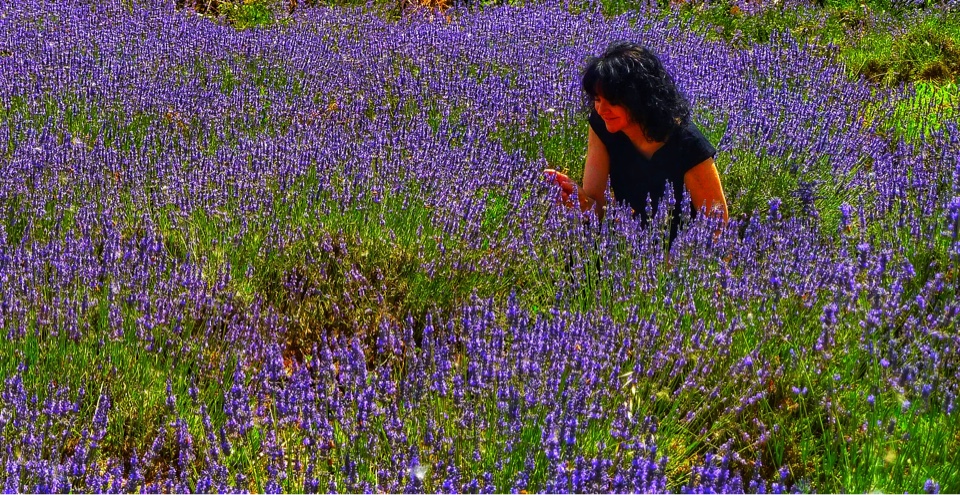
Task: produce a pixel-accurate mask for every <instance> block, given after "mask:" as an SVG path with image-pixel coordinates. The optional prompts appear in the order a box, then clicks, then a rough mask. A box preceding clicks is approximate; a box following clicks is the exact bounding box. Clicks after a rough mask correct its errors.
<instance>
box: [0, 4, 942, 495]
mask: <svg viewBox="0 0 960 495" xmlns="http://www.w3.org/2000/svg"><path fill="white" fill-rule="evenodd" d="M622 38H628V39H634V40H638V41H641V42H643V43H646V44H648V45H650V46H653V47H656V49H657V51H658V52H659V53H661V55H662V56H663V59H664V62H665V63H666V65H667V66H668V68H669V69H670V70H671V71H673V73H674V74H675V75H676V78H677V81H678V85H679V86H680V87H681V88H682V90H683V91H684V92H686V93H687V94H688V95H689V96H690V99H691V101H692V102H693V103H694V106H695V108H696V111H695V119H696V120H697V122H698V123H699V124H700V125H701V127H702V128H703V129H704V130H705V132H706V134H708V135H709V136H710V137H711V138H712V139H713V140H714V142H715V144H717V148H718V150H719V153H718V155H717V163H718V166H719V168H720V171H721V174H722V177H723V178H724V185H725V188H726V190H727V193H728V196H729V198H730V203H731V210H732V211H733V212H734V215H733V217H734V219H733V220H732V221H731V223H730V224H729V225H727V226H725V227H724V226H720V225H718V224H717V223H716V221H715V220H711V219H704V218H698V219H694V220H689V221H688V222H686V229H685V231H684V232H683V233H682V234H681V235H680V236H679V237H678V238H677V240H676V241H675V242H674V244H673V247H672V250H671V251H670V252H669V253H667V252H665V249H666V247H665V244H666V243H665V236H666V233H667V232H668V230H667V229H668V226H669V219H667V218H664V216H663V215H662V212H661V214H660V215H659V216H658V217H657V219H656V220H655V221H654V222H652V223H653V225H651V226H650V227H648V228H646V229H641V228H640V227H639V225H638V224H637V221H636V220H635V219H634V218H633V216H632V214H631V213H632V212H630V211H628V208H626V207H624V206H622V205H616V204H614V203H611V206H610V208H609V209H608V211H607V213H606V215H605V217H604V218H603V220H602V221H599V220H598V219H596V218H593V217H588V218H583V217H581V216H580V214H579V213H577V212H573V211H568V210H564V209H562V208H560V207H558V206H557V205H556V202H555V199H556V198H555V191H554V190H553V188H552V187H551V185H550V184H548V183H546V182H545V181H544V180H543V177H542V173H541V171H542V170H543V169H544V168H546V167H547V166H548V159H551V160H560V161H561V164H565V165H567V166H572V165H573V164H578V163H582V153H576V152H574V151H572V150H575V149H581V147H582V141H583V140H585V136H586V127H585V123H584V122H585V120H584V115H583V113H582V107H583V101H582V96H581V95H580V93H579V89H578V70H579V68H580V67H581V66H582V64H583V62H584V60H585V59H586V57H588V56H589V55H592V54H595V53H597V52H598V51H600V50H601V49H602V48H603V47H604V46H606V44H607V43H609V42H611V41H614V40H617V39H622ZM384 46H387V47H390V50H384V49H383V47H384ZM913 91H914V90H913V89H912V88H898V89H890V90H877V89H875V88H871V87H870V86H869V85H866V84H864V83H863V82H862V81H851V80H849V78H848V77H847V75H846V73H845V69H844V68H843V67H842V66H841V65H840V64H839V63H838V62H837V60H836V55H835V54H833V53H830V52H829V51H826V50H825V49H819V48H814V47H809V46H803V45H801V44H798V43H797V42H796V41H795V40H794V39H792V38H790V37H789V36H788V35H778V36H775V37H774V39H773V40H772V42H771V43H770V44H769V45H763V46H759V45H757V46H752V47H750V48H749V49H746V50H741V49H736V48H732V47H730V46H727V45H724V44H722V43H714V42H710V41H708V40H705V39H703V38H701V37H699V36H697V35H695V34H693V33H691V32H689V30H685V29H683V28H682V27H679V26H676V25H674V24H672V23H670V22H668V20H664V19H660V20H652V19H649V18H646V17H644V16H643V15H642V13H635V14H627V15H623V16H620V17H616V18H613V19H607V18H604V17H603V16H602V15H600V14H599V13H597V12H591V11H583V12H576V13H575V12H570V11H569V10H566V9H564V8H561V7H560V6H556V5H551V4H548V5H539V6H535V7H524V8H512V7H501V8H490V9H484V10H481V11H478V12H457V11H450V12H448V13H447V14H446V15H434V16H411V17H404V18H402V19H400V20H385V19H381V18H378V17H376V16H373V15H371V14H369V13H368V12H363V11H361V10H355V11H354V10H344V9H304V10H301V11H298V12H297V13H296V14H295V16H294V17H293V18H291V19H290V22H289V23H287V24H283V25H278V26H275V27H271V28H266V29H253V30H246V31H242V32H237V31H235V30H233V29H231V28H229V27H225V26H221V25H218V24H215V23H212V22H210V21H209V20H206V19H203V18H201V17H198V16H194V15H191V14H187V13H183V12H177V11H175V10H174V9H173V7H172V5H171V2H161V1H156V2H151V1H144V2H140V3H139V4H138V7H137V8H134V9H129V10H128V9H127V8H125V7H123V6H121V5H120V4H117V5H104V4H101V3H95V2H94V3H86V2H52V1H44V0H29V1H23V2H16V3H15V4H12V5H8V6H5V7H4V9H3V13H2V14H0V101H2V102H3V105H2V109H0V332H2V336H3V338H4V339H5V341H4V343H2V344H0V349H3V350H4V354H6V355H4V356H2V359H0V366H2V368H0V369H2V370H5V371H4V373H5V376H3V378H4V385H3V389H2V394H0V482H2V484H3V486H4V488H5V490H6V491H9V492H34V491H42V492H61V491H88V492H136V491H141V492H172V491H176V492H192V491H198V492H214V491H215V492H221V493H223V492H240V491H261V492H281V491H305V492H319V491H329V492H335V491H337V492H339V491H349V492H359V491H363V492H372V491H375V490H376V491H389V492H393V493H396V492H424V491H444V492H466V491H470V492H481V491H482V492H505V491H514V492H518V493H519V492H523V491H550V492H618V493H621V492H622V493H627V492H630V493H633V492H666V491H678V490H679V491H684V492H692V493H707V492H723V491H749V492H775V493H776V492H784V491H791V490H797V489H798V483H799V482H801V481H803V482H804V483H812V484H813V487H814V488H820V487H823V486H826V488H827V489H830V488H834V485H817V483H826V482H825V481H824V480H825V479H826V476H825V475H824V474H823V473H822V472H817V471H816V470H815V469H810V468H809V466H808V465H807V464H805V463H802V462H798V461H791V460H790V459H789V458H786V457H782V456H780V455H779V454H777V455H774V454H773V452H777V451H778V449H780V448H781V446H783V445H784V444H785V443H789V442H790V441H791V435H792V434H793V433H795V432H796V431H798V430H797V428H805V430H803V431H808V432H812V433H809V434H810V435H812V437H811V438H814V437H815V438H817V441H818V442H822V444H824V445H826V444H829V445H841V444H842V445H848V444H851V443H854V442H853V441H852V440H850V441H846V440H843V436H844V435H847V436H849V435H851V434H859V435H862V436H861V437H858V440H863V441H864V442H866V439H869V440H877V439H882V440H883V441H885V442H894V441H897V442H903V443H904V445H906V446H908V447H909V446H910V445H913V444H911V443H910V442H917V441H918V440H916V439H913V440H911V439H904V440H895V439H894V436H893V434H894V433H897V428H906V426H903V425H911V424H917V423H922V422H928V423H934V424H936V425H938V427H940V428H941V429H942V430H944V431H949V432H954V433H956V432H957V431H958V429H960V423H958V420H957V412H956V403H957V395H958V393H960V379H958V375H957V369H958V366H960V362H958V357H957V356H960V336H958V334H957V332H956V328H957V327H958V325H960V303H958V298H957V295H958V276H960V275H958V270H960V238H958V229H960V220H958V218H960V131H958V126H957V122H956V121H952V120H944V122H942V125H940V126H939V127H937V128H936V129H930V132H929V134H928V137H925V138H924V139H922V140H919V141H917V142H914V141H910V140H904V139H894V138H891V136H889V135H888V130H887V128H886V127H885V126H884V122H883V118H882V117H883V116H882V115H871V116H870V117H868V118H865V117H864V108H865V105H864V102H867V101H874V100H876V99H878V98H879V99H881V100H889V101H891V102H892V104H893V105H895V104H896V103H898V102H904V101H909V100H910V99H911V98H912V97H913V96H915V95H914V94H913ZM878 93H879V94H878ZM884 108H886V107H884ZM890 108H893V106H891V107H890ZM569 136H575V140H576V142H572V141H564V139H570V138H569ZM558 143H559V144H558ZM558 148H559V151H558ZM549 165H552V164H549ZM675 200H676V201H689V198H675ZM662 210H669V209H668V208H663V209H662ZM718 232H719V233H718ZM358 238H359V241H358V240H356V239H358ZM371 245H373V246H375V247H381V248H383V249H392V250H395V251H397V252H401V253H402V254H403V256H398V257H397V258H396V259H397V260H400V261H397V263H398V264H402V265H403V266H401V267H400V268H398V271H399V270H400V269H404V270H409V271H410V272H412V273H414V274H415V275H416V276H417V277H420V278H419V279H416V278H414V277H412V278H411V280H420V279H425V280H429V281H435V282H436V283H437V285H436V287H439V288H440V289H438V290H437V291H438V292H439V291H440V290H451V291H452V290H453V289H455V288H456V287H454V286H455V285H456V284H460V283H468V282H469V281H471V280H480V279H482V280H490V279H493V280H498V281H501V284H500V285H499V286H498V290H495V291H488V292H486V293H479V292H480V291H476V292H478V293H476V294H475V295H474V296H473V297H470V298H464V300H457V301H456V304H454V305H453V307H450V308H439V309H437V310H436V311H428V312H427V314H426V315H424V316H423V317H422V318H414V317H413V316H409V315H405V314H391V313H389V311H388V310H387V309H384V308H389V307H390V303H391V297H392V294H393V292H391V288H390V287H388V286H387V284H388V283H391V282H390V281H389V280H387V279H386V276H385V275H384V274H383V271H384V270H386V269H388V268H394V267H386V266H366V265H364V264H363V263H361V262H358V260H365V259H369V258H365V256H367V257H369V256H370V255H369V252H367V251H369V250H370V249H372V248H370V246H371ZM290 259H295V260H297V261H298V263H297V265H296V266H295V267H294V269H290V270H286V271H284V272H283V273H282V274H281V275H280V276H275V275H276V274H274V273H273V272H271V270H273V269H274V267H276V266H285V265H283V263H285V262H288V261H289V260H290ZM390 259H391V260H393V259H394V258H390ZM305 274H306V275H305ZM271 277H274V278H276V279H277V280H274V279H273V278H271ZM329 279H336V280H335V281H336V284H331V285H330V286H331V287H336V288H337V293H329V292H324V290H321V289H320V288H318V286H317V285H316V284H315V283H314V282H315V281H316V280H329ZM324 287H326V286H324ZM271 291H273V292H271ZM277 291H279V292H282V293H284V294H285V295H286V297H285V298H280V299H278V298H276V297H274V296H275V292H277ZM437 296H438V297H439V296H440V295H439V294H438V295H437ZM308 305H315V306H316V307H318V308H323V310H324V311H326V313H325V314H328V315H332V317H333V318H336V319H349V318H352V317H355V316H357V314H358V313H359V314H360V315H361V316H362V319H360V318H357V320H356V321H355V322H347V323H345V324H343V325H341V326H339V327H337V328H338V329H343V328H346V329H350V330H352V331H353V332H347V331H332V330H330V329H326V328H312V327H311V326H310V323H311V322H309V321H308V322H306V323H305V322H304V320H303V319H302V318H301V316H302V314H301V313H302V312H301V311H300V309H302V308H305V307H307V306H308ZM378 311H379V313H378ZM361 322H365V323H364V324H367V323H369V325H367V326H366V327H364V328H360V327H361ZM370 322H373V323H370ZM328 330H329V331H328ZM301 331H302V332H307V331H310V332H313V333H312V334H311V335H313V336H314V338H313V345H312V347H310V348H303V349H292V348H291V346H290V345H289V337H290V336H291V335H292V334H294V333H295V332H301ZM36 341H43V342H46V343H47V344H43V345H48V346H50V345H56V346H57V349H59V352H61V353H70V352H71V350H72V349H75V348H80V347H81V346H84V345H91V344H90V343H91V342H92V343H96V344H97V345H98V346H100V347H105V346H119V345H126V346H128V347H125V348H124V349H125V350H126V351H128V352H130V353H135V354H137V355H141V354H142V355H145V356H149V357H150V358H149V359H151V360H156V362H161V363H192V365H191V366H190V367H189V369H190V372H189V376H184V377H179V378H182V379H183V380H185V381H186V382H189V383H190V384H191V385H190V386H189V391H188V392H187V393H186V394H180V395H178V392H177V390H178V387H179V385H178V383H182V382H181V381H179V380H178V377H173V378H168V377H167V376H163V377H162V378H160V379H159V384H160V385H159V390H161V391H162V392H161V395H162V399H161V400H160V402H159V404H160V409H162V411H158V412H157V414H158V417H159V418H160V419H159V420H158V421H157V422H156V424H154V425H152V426H151V427H150V429H149V431H148V432H147V436H148V440H147V441H146V442H145V443H143V444H138V445H135V446H132V447H130V446H128V447H129V448H123V446H122V445H121V442H120V441H119V440H118V439H116V438H113V437H112V436H111V435H115V434H116V431H117V430H116V429H115V428H113V429H112V426H113V425H116V424H117V420H116V418H117V417H118V415H120V414H123V413H124V412H125V411H120V410H118V404H120V403H121V402H122V401H123V400H124V399H128V398H125V397H118V396H116V395H113V394H111V393H107V392H101V391H98V392H97V393H90V391H92V390H99V384H100V383H102V382H104V381H107V380H106V377H109V376H110V375H116V374H118V372H123V371H125V370H117V368H116V367H117V366H118V365H120V363H115V362H113V361H107V360H104V361H103V362H98V363H97V365H98V366H99V367H100V368H99V369H98V370H96V371H94V370H90V373H93V376H95V377H98V378H97V380H95V382H91V383H90V384H89V385H85V387H89V390H87V389H85V388H80V389H75V388H70V387H65V386H62V385H57V384H56V383H50V384H49V385H47V384H46V383H44V384H41V385H39V386H38V385H36V384H35V383H33V382H34V381H35V380H31V379H30V378H31V373H34V372H35V370H37V369H42V368H43V366H42V364H43V363H42V362H41V363H38V362H37V360H38V359H42V358H36V357H30V356H28V354H27V353H26V352H24V351H19V350H18V351H16V352H15V351H13V350H14V349H19V348H20V347H21V346H23V347H25V346H26V343H27V342H36ZM51 342H52V343H53V344H50V343H51ZM45 350H47V351H50V350H53V349H52V348H51V349H47V348H45ZM7 351H9V352H7ZM146 360H147V358H144V362H145V361H146ZM171 365H172V364H171ZM85 376H86V375H85ZM197 383H199V384H200V385H197ZM95 385H96V387H95ZM213 385H215V386H216V387H215V390H213V391H212V392H211V390H210V388H211V386H213ZM771 411H772V412H771ZM804 414H806V415H809V416H803V415H804ZM810 418H813V419H810ZM778 421H793V422H794V423H795V424H799V425H801V426H796V427H793V426H787V425H783V426H781V425H780V424H779V423H778ZM878 422H879V423H878ZM814 423H816V426H812V425H813V424H814ZM876 424H881V425H882V424H887V425H890V427H889V428H886V427H879V428H878V427H875V426H873V425H876ZM731 425H735V427H734V426H731ZM861 425H865V427H863V428H861ZM888 429H889V430H891V431H889V432H888V431H887V430H888ZM834 437H836V438H834ZM837 438H840V440H837ZM896 438H901V437H900V436H897V437H896ZM878 441H879V440H878ZM844 442H847V443H844ZM954 442H955V440H954ZM118 445H121V447H118ZM953 445H955V443H954V444H953ZM711 446H720V447H717V448H713V447H711ZM836 448H838V449H839V448H843V449H848V448H849V449H852V448H853V447H836ZM843 452H844V454H845V455H849V456H851V457H857V455H858V454H857V452H856V451H854V450H844V451H843ZM748 454H749V455H748ZM930 458H931V459H933V460H930V461H929V462H931V463H936V462H941V461H937V460H936V459H935V457H934V456H931V457H930ZM926 461H927V460H924V462H926ZM788 462H793V463H794V464H791V465H790V466H787V465H786V463H788ZM811 462H813V461H811ZM916 462H918V463H920V462H921V460H919V459H918V460H917V461H916ZM943 462H945V461H943ZM818 467H819V466H818ZM938 470H939V471H938ZM930 473H938V475H937V477H936V479H937V480H938V481H937V482H934V481H933V480H932V479H928V476H930ZM939 473H946V474H945V475H944V476H940V475H939ZM912 476H913V477H914V478H915V479H914V478H910V479H909V480H907V481H904V483H913V484H908V485H905V486H906V489H910V490H915V491H916V490H920V489H921V488H922V489H924V490H926V491H928V492H936V491H938V490H939V489H940V485H939V484H938V483H943V484H944V485H943V486H944V488H945V489H946V488H948V487H950V488H954V489H955V488H956V487H957V486H958V485H957V483H960V479H958V477H957V476H956V475H953V477H952V478H951V477H950V475H949V469H947V468H945V467H944V466H943V465H940V464H937V465H934V466H931V467H930V472H929V473H928V472H926V471H924V470H922V469H917V470H916V471H914V472H913V473H912ZM802 486H810V485H802ZM840 488H842V487H840Z"/></svg>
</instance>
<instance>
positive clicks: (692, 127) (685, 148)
mask: <svg viewBox="0 0 960 495" xmlns="http://www.w3.org/2000/svg"><path fill="white" fill-rule="evenodd" d="M681 132H682V135H681V143H679V144H681V146H680V150H681V151H680V155H681V157H680V160H678V165H679V166H680V168H681V170H680V172H681V173H683V174H685V173H687V171H688V170H690V169H691V168H693V167H695V166H696V165H698V164H699V163H700V162H702V161H704V160H706V159H707V158H713V157H714V156H716V154H717V150H716V149H715V148H714V147H713V145H712V144H710V141H708V140H707V138H706V137H704V135H703V133H701V132H700V129H699V128H698V127H697V125H696V124H694V123H693V122H691V123H690V124H689V125H688V126H687V127H686V128H684V129H682V131H681Z"/></svg>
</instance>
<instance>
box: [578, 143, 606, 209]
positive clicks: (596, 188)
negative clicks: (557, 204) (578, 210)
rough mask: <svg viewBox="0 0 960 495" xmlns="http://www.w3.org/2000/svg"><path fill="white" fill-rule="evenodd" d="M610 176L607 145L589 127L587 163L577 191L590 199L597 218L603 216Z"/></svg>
mask: <svg viewBox="0 0 960 495" xmlns="http://www.w3.org/2000/svg"><path fill="white" fill-rule="evenodd" d="M609 178H610V155H609V154H608V153H607V147H606V146H605V145H604V144H603V141H601V140H600V137H599V136H597V133H595V132H593V128H590V134H589V135H588V137H587V163H586V164H584V166H583V187H582V188H581V190H580V191H578V193H581V194H585V195H586V196H587V197H589V198H590V199H591V200H592V203H593V209H594V212H595V213H596V214H597V218H600V219H602V218H603V212H604V207H605V206H606V204H607V200H606V195H605V194H604V193H605V192H606V190H607V182H608V181H609Z"/></svg>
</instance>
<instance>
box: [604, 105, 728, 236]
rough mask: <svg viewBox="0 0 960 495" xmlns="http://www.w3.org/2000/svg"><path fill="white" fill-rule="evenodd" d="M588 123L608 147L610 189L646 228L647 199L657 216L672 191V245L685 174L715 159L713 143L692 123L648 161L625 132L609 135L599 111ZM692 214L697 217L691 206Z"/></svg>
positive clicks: (677, 224) (681, 129)
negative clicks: (671, 190)
mask: <svg viewBox="0 0 960 495" xmlns="http://www.w3.org/2000/svg"><path fill="white" fill-rule="evenodd" d="M589 120H590V127H591V128H593V132H594V133H596V135H597V136H598V137H599V138H600V141H602V142H603V144H604V146H606V148H607V154H608V155H609V156H610V188H611V189H612V190H613V196H614V198H615V199H616V200H617V201H626V202H627V204H629V205H630V208H632V209H633V211H634V215H640V218H641V223H642V224H643V225H646V224H647V222H648V221H649V218H648V217H647V208H646V205H647V196H648V195H649V196H650V200H651V206H652V207H653V209H652V212H653V214H654V215H655V214H656V212H657V206H658V205H659V203H660V201H661V200H662V199H663V196H664V193H665V192H666V188H667V187H672V188H673V197H674V198H675V199H676V205H675V207H674V209H673V218H672V220H671V222H670V243H671V244H672V243H673V239H674V238H675V237H676V236H677V230H678V229H679V227H680V216H681V213H682V211H681V204H680V201H681V199H682V198H683V188H684V185H683V175H684V174H685V173H687V171H688V170H690V169H691V168H693V167H694V166H695V165H697V164H699V163H700V162H702V161H704V160H706V159H707V158H711V157H713V156H714V155H715V154H716V152H717V151H716V150H715V149H714V148H713V146H711V145H710V141H707V138H705V137H703V134H701V133H700V129H699V128H697V126H696V124H694V123H693V122H691V123H690V124H688V125H687V126H686V127H681V128H678V129H677V130H676V131H674V132H673V134H671V135H670V137H669V138H667V141H666V143H664V144H663V146H661V147H660V149H658V150H657V151H656V152H655V153H654V154H653V156H652V157H651V158H650V159H649V160H648V159H647V158H646V157H644V156H643V155H642V154H641V153H640V152H639V151H638V150H637V148H636V147H635V146H634V145H633V142H631V141H630V138H628V137H627V135H626V134H624V133H623V132H622V131H621V132H616V133H610V132H608V131H607V126H606V124H604V123H603V119H602V118H600V115H599V114H597V112H590V119H589ZM690 214H691V216H692V215H695V214H696V210H694V209H693V208H692V205H691V212H690Z"/></svg>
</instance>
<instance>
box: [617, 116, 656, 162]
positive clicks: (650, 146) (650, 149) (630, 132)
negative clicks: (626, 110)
mask: <svg viewBox="0 0 960 495" xmlns="http://www.w3.org/2000/svg"><path fill="white" fill-rule="evenodd" d="M623 133H624V134H626V135H627V137H628V138H630V142H631V143H633V146H634V148H636V149H637V151H639V152H640V154H641V155H643V156H644V158H646V159H647V160H649V159H650V158H652V157H653V154H654V153H656V152H657V150H658V149H660V147H661V146H663V145H664V143H663V142H662V141H652V140H649V139H647V136H646V134H644V133H643V128H641V127H640V124H637V123H634V124H633V125H631V126H628V127H626V128H624V129H623Z"/></svg>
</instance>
